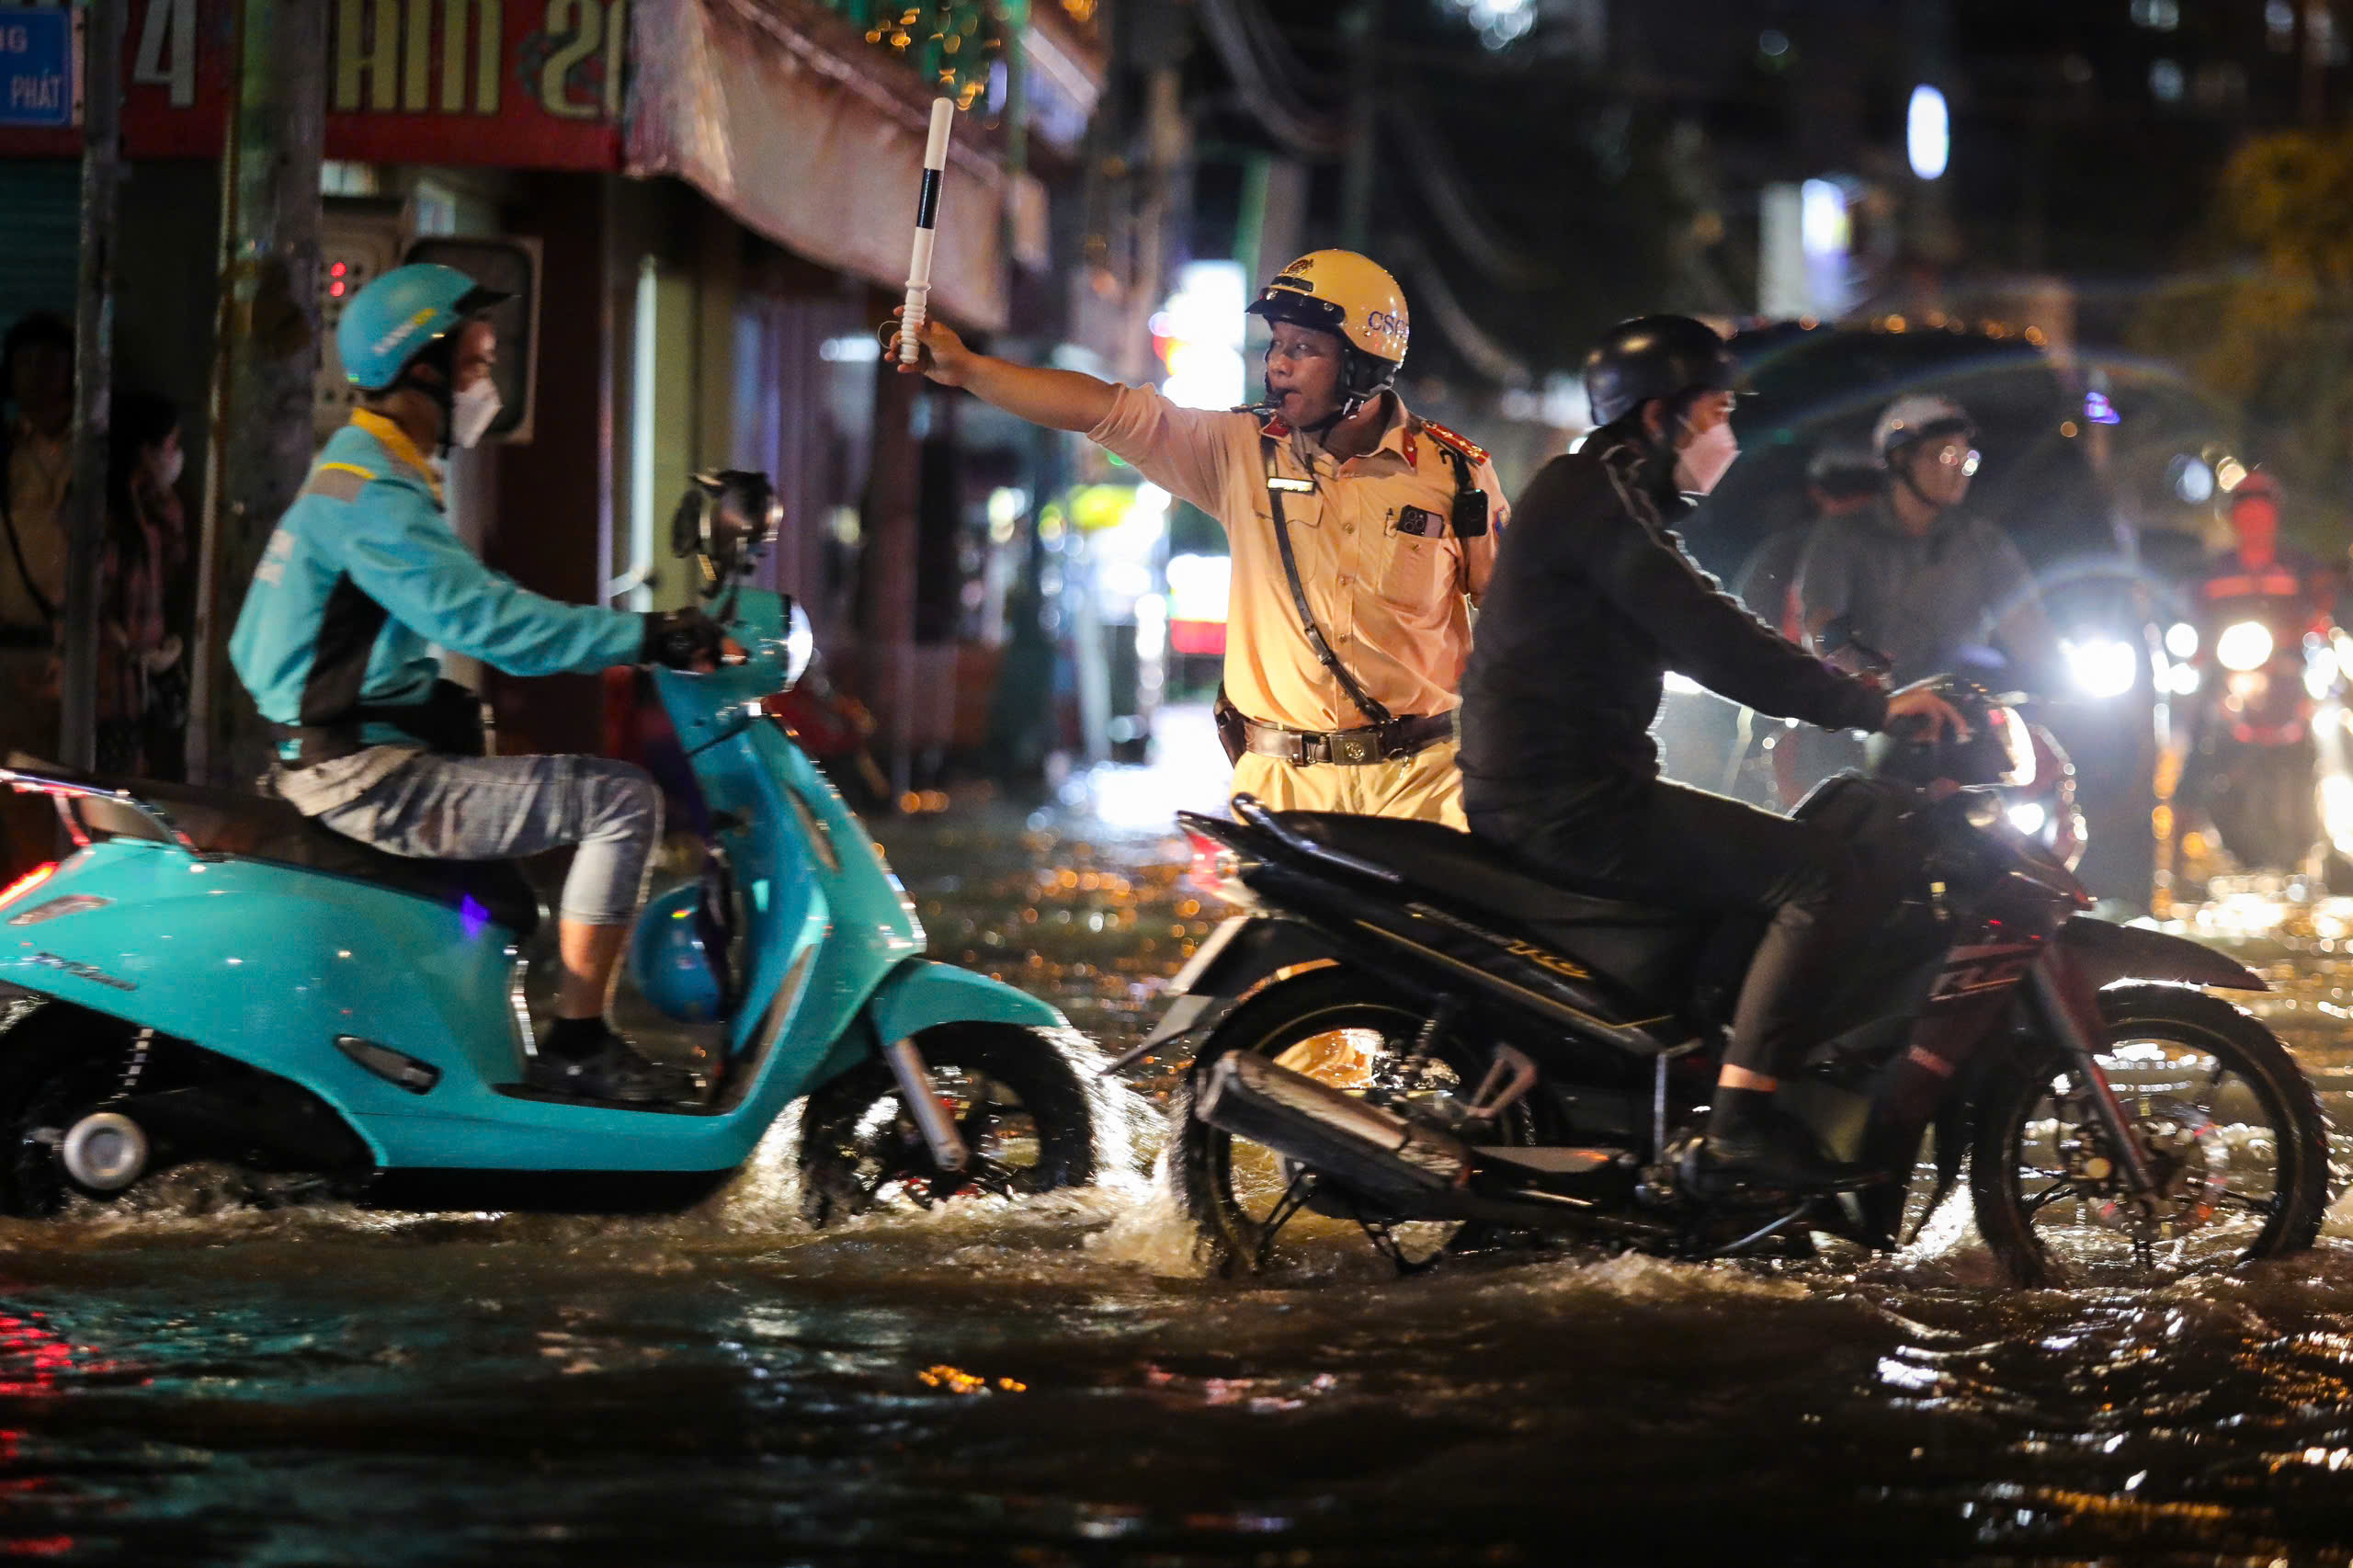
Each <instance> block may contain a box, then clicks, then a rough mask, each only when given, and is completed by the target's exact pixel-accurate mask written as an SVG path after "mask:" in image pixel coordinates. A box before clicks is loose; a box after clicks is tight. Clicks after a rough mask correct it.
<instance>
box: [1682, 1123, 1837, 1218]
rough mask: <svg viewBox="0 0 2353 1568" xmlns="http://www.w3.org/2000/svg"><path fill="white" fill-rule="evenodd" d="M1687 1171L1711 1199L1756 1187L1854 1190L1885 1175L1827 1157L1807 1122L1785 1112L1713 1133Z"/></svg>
mask: <svg viewBox="0 0 2353 1568" xmlns="http://www.w3.org/2000/svg"><path fill="white" fill-rule="evenodd" d="M1682 1174H1683V1176H1684V1178H1685V1179H1686V1180H1687V1181H1688V1183H1689V1184H1690V1186H1691V1187H1692V1188H1693V1190H1695V1191H1697V1192H1699V1193H1700V1194H1702V1195H1704V1196H1706V1197H1709V1198H1726V1197H1730V1196H1732V1195H1733V1194H1734V1193H1736V1192H1740V1191H1744V1190H1752V1189H1770V1190H1773V1191H1777V1192H1850V1191H1853V1190H1854V1189H1855V1188H1857V1187H1869V1186H1870V1185H1872V1184H1873V1183H1874V1182H1876V1181H1878V1180H1879V1179H1880V1173H1878V1172H1876V1171H1873V1170H1872V1169H1870V1167H1869V1166H1867V1165H1850V1164H1848V1163H1847V1162H1846V1161H1843V1160H1833V1159H1829V1158H1827V1157H1825V1156H1824V1154H1823V1153H1822V1151H1821V1149H1820V1148H1819V1147H1818V1146H1817V1145H1816V1144H1815V1142H1814V1141H1813V1133H1812V1132H1811V1131H1807V1129H1806V1127H1805V1125H1804V1124H1803V1123H1802V1122H1801V1121H1799V1120H1798V1119H1796V1118H1794V1117H1790V1116H1786V1115H1783V1114H1781V1113H1780V1112H1779V1111H1773V1112H1769V1113H1768V1114H1766V1115H1764V1116H1762V1117H1759V1118H1757V1119H1755V1120H1753V1121H1750V1122H1749V1123H1748V1124H1747V1125H1746V1126H1745V1127H1743V1128H1741V1130H1740V1131H1739V1132H1738V1133H1736V1134H1733V1135H1732V1136H1722V1135H1719V1134H1715V1133H1710V1134H1709V1135H1708V1136H1707V1137H1705V1138H1701V1139H1698V1140H1696V1141H1694V1142H1693V1143H1692V1144H1691V1146H1690V1148H1689V1150H1688V1152H1687V1153H1686V1154H1685V1156H1684V1162H1683V1173H1682Z"/></svg>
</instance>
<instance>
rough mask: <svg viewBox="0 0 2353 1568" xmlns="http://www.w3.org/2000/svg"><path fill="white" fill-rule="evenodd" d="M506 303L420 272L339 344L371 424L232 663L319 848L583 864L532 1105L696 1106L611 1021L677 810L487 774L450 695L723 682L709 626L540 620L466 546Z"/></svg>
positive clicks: (347, 433) (568, 774) (252, 608)
mask: <svg viewBox="0 0 2353 1568" xmlns="http://www.w3.org/2000/svg"><path fill="white" fill-rule="evenodd" d="M505 298H506V295H504V294H502V293H500V292H498V291H496V290H490V289H485V288H483V287H480V286H478V285H477V284H476V283H475V282H474V280H473V279H472V278H469V277H467V276H466V275H465V274H464V273H461V272H459V271H457V270H455V269H453V268H450V267H435V266H410V267H396V268H394V269H392V270H391V271H388V272H386V273H384V274H383V275H382V276H381V277H380V278H377V279H376V280H375V281H374V282H372V283H369V285H368V286H367V287H366V288H364V289H362V290H359V292H358V293H357V294H355V295H353V296H352V298H351V299H350V301H348V302H347V304H346V305H345V307H344V312H343V318H342V320H341V322H340V323H339V324H337V327H336V332H335V343H336V347H337V348H338V349H339V351H340V352H341V355H342V358H343V365H344V370H345V373H346V374H347V376H348V377H349V378H350V381H351V384H352V385H353V386H354V387H356V388H358V392H359V394H360V406H359V408H358V410H357V411H356V412H354V414H353V415H352V417H351V423H350V424H348V425H347V426H345V427H344V428H343V429H341V430H338V431H337V432H335V435H334V436H333V437H330V438H329V439H328V441H327V443H326V446H325V447H324V449H323V450H322V451H321V452H320V454H319V457H318V460H317V461H316V462H315V463H314V464H313V467H312V469H311V473H310V477H309V479H308V480H307V481H306V482H305V483H304V484H303V486H302V489H301V492H300V493H299V494H297V496H296V498H295V501H294V504H293V505H292V506H290V507H289V508H288V510H287V512H286V515H285V516H284V517H283V518H281V519H280V521H279V523H278V528H277V530H276V531H275V532H274V533H272V534H271V536H270V539H269V542H268V544H267V547H266V548H265V549H264V550H263V551H262V558H261V562H260V564H259V566H258V567H257V568H256V571H255V573H254V579H253V585H252V587H251V589H250V590H249V592H248V593H247V595H246V597H245V603H244V610H243V611H242V613H241V614H240V615H239V616H238V618H237V626H236V631H235V632H234V633H233V636H232V638H231V641H230V645H229V653H230V658H231V661H232V662H233V664H234V665H235V667H236V671H237V675H238V677H239V678H240V679H241V680H242V681H244V685H245V688H246V690H248V691H249V692H251V693H252V694H253V698H254V701H255V702H256V705H257V706H258V707H259V708H260V710H261V713H262V716H263V717H264V718H265V719H267V720H268V721H269V722H270V724H271V726H272V728H273V730H274V732H275V733H276V735H277V738H278V763H277V765H276V767H274V768H273V769H272V770H271V774H270V783H271V786H272V787H273V788H274V789H275V790H276V791H277V792H278V794H279V795H281V796H283V797H284V798H285V799H286V800H287V801H290V802H291V803H292V804H293V805H294V806H295V807H296V809H298V810H300V811H301V812H302V813H303V814H304V815H306V816H309V817H312V818H313V819H315V820H316V821H317V822H318V823H319V824H321V825H323V826H324V827H327V828H330V829H332V830H334V831H335V832H337V833H340V834H344V835H347V836H349V837H352V838H356V839H359V840H361V841H363V842H365V843H368V844H371V845H374V846H377V847H378V848H381V849H385V850H389V851H391V852H392V853H393V854H396V855H408V856H415V857H418V858H438V859H451V860H483V859H506V858H519V857H522V856H528V855H535V854H538V853H540V851H542V850H546V849H552V848H555V847H558V846H563V845H576V846H578V853H577V855H576V856H575V857H574V860H573V862H572V869H571V871H570V873H569V874H568V875H567V877H566V878H565V881H564V885H563V898H562V901H561V904H560V908H559V915H560V925H559V947H560V950H561V953H562V962H563V977H562V983H561V986H560V988H559V992H558V995H557V1001H556V1022H555V1024H554V1026H553V1028H551V1029H550V1030H549V1032H548V1035H547V1038H546V1040H544V1041H543V1042H542V1043H541V1045H540V1050H539V1052H538V1054H537V1055H536V1056H535V1057H534V1058H533V1059H532V1060H531V1062H529V1067H528V1069H527V1081H528V1082H529V1084H530V1085H532V1086H533V1087H535V1088H539V1089H542V1090H547V1091H551V1092H555V1093H562V1094H567V1095H575V1096H584V1097H587V1098H595V1099H606V1100H620V1101H645V1100H652V1099H658V1098H663V1097H666V1096H673V1095H675V1094H677V1093H679V1092H681V1091H682V1090H683V1089H684V1088H685V1086H686V1085H685V1082H684V1080H683V1077H682V1075H681V1074H677V1073H676V1072H674V1071H672V1070H669V1069H665V1068H659V1067H657V1066H655V1065H654V1063H652V1062H648V1061H647V1060H646V1059H645V1058H644V1057H642V1056H641V1055H640V1054H639V1053H638V1052H637V1051H636V1050H635V1049H634V1048H633V1047H632V1046H631V1044H630V1042H629V1041H628V1040H625V1039H623V1038H622V1037H621V1036H620V1035H619V1034H617V1033H615V1032H614V1030H613V1029H612V1028H611V1026H610V1025H609V1024H608V1023H607V1022H606V1019H605V1007H606V1001H607V994H608V991H609V989H610V984H611V980H612V974H613V970H614V966H615V964H616V962H617V961H618V960H619V959H620V952H621V948H622V945H623V942H624V940H625V938H626V937H627V936H628V932H629V922H630V920H631V917H632V916H633V915H634V914H635V913H636V909H637V904H638V901H639V899H640V897H641V896H642V892H643V891H644V888H643V884H644V881H645V870H646V865H647V861H648V858H649V857H650V855H651V853H652V850H653V848H654V845H655V844H656V843H657V842H658V841H659V838H660V835H661V823H662V799H661V795H660V792H659V791H658V790H656V788H655V787H654V781H653V780H652V779H651V778H648V777H647V776H646V774H645V773H644V772H643V771H642V770H641V769H639V768H636V767H631V766H630V765H628V764H626V763H620V762H612V761H608V760H605V759H603V758H598V757H585V756H483V755H482V750H483V745H482V727H481V710H480V705H479V703H478V701H477V699H475V698H474V697H473V695H472V693H471V692H469V691H467V690H466V688H465V687H460V686H457V685H456V684H454V683H452V682H449V681H446V680H442V679H439V678H438V677H439V675H440V666H439V663H438V660H437V659H436V657H435V656H434V653H433V649H434V648H435V647H437V646H438V647H439V648H443V649H447V650H448V651H449V652H451V653H462V654H467V655H470V656H472V657H473V658H477V659H480V660H481V661H482V662H483V663H484V664H487V665H491V666H492V667H494V668H495V669H499V670H504V671H506V673H508V674H510V675H518V676H540V675H555V674H559V673H563V672H567V671H592V670H597V669H602V668H604V667H605V666H607V665H620V664H641V663H642V664H653V663H659V664H663V665H669V666H670V667H672V668H675V669H688V668H692V669H710V668H713V667H715V665H716V661H717V659H718V658H719V656H720V655H721V653H722V648H723V647H724V645H725V644H724V639H723V637H722V634H721V631H720V629H719V627H718V625H717V623H716V622H714V621H712V620H711V619H710V618H709V617H708V616H705V615H703V614H702V613H701V612H700V611H699V610H694V609H686V610H674V611H669V612H666V613H661V614H654V615H642V614H637V613H632V612H627V611H622V610H615V609H606V608H599V607H597V606H592V605H567V604H560V603H557V602H556V601H554V600H551V599H545V598H541V597H539V596H538V595H536V594H532V593H529V592H527V591H525V590H524V589H523V588H521V587H520V586H518V585H516V584H515V583H514V582H512V581H510V580H509V579H507V578H506V577H504V576H501V575H500V574H497V573H495V572H493V571H492V570H490V568H488V567H487V566H484V565H483V563H482V562H480V561H479V560H477V559H476V558H475V557H474V556H473V554H472V552H471V551H468V550H467V549H466V548H465V546H464V545H463V544H461V543H460V541H459V539H458V536H457V535H456V533H455V532H454V531H452V529H451V528H450V526H449V517H448V516H447V514H446V511H445V508H444V503H443V499H442V491H441V475H440V473H439V472H438V465H437V462H436V459H437V458H446V457H447V455H448V452H449V448H450V447H451V446H459V447H472V446H473V445H474V444H475V443H476V442H478V441H480V440H481V439H482V437H483V433H484V432H485V431H486V430H487V429H488V428H489V426H490V425H491V422H492V421H493V420H494V419H495V418H496V417H497V415H498V411H499V397H498V391H497V388H496V386H495V384H494V381H492V376H491V371H492V368H493V366H494V363H495V361H496V358H497V335H496V333H495V331H494V328H493V327H492V325H491V324H490V322H489V320H488V319H487V312H489V311H490V310H491V309H492V308H493V307H494V306H495V305H497V304H498V303H499V302H500V301H502V300H504V299H505Z"/></svg>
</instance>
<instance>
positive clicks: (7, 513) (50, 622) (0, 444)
mask: <svg viewBox="0 0 2353 1568" xmlns="http://www.w3.org/2000/svg"><path fill="white" fill-rule="evenodd" d="M15 457H16V447H15V443H14V442H12V441H10V440H9V439H8V438H7V437H6V435H5V434H0V528H6V529H7V530H8V554H9V557H10V559H12V560H13V561H15V562H16V563H17V577H18V578H20V579H21V580H22V581H23V583H24V585H25V592H26V593H27V594H28V595H30V596H31V597H32V601H33V608H35V609H37V610H39V611H40V619H41V623H42V624H43V625H45V626H49V627H52V628H53V627H55V626H56V624H57V607H56V606H55V605H53V604H51V603H50V602H49V596H48V595H47V594H44V593H42V592H41V591H40V584H39V583H36V582H34V581H33V574H32V569H31V568H30V567H28V566H27V565H26V564H25V547H24V543H23V541H22V540H18V539H17V513H16V508H15V507H13V506H10V505H9V504H8V471H9V469H10V468H11V467H12V466H13V465H14V462H15Z"/></svg>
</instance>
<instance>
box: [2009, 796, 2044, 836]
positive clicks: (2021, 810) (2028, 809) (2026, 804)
mask: <svg viewBox="0 0 2353 1568" xmlns="http://www.w3.org/2000/svg"><path fill="white" fill-rule="evenodd" d="M2050 820H2051V813H2050V812H2046V811H2044V810H2043V809H2042V802H2041V801H2019V802H2018V804H2017V805H2015V806H2012V807H2011V808H2010V825H2011V826H2012V827H2014V828H2017V829H2018V831H2019V832H2020V833H2022V834H2025V835H2027V836H2028V837H2029V838H2032V837H2033V836H2034V835H2036V834H2038V833H2040V832H2041V831H2042V829H2043V824H2046V823H2048V822H2049V821H2050Z"/></svg>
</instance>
